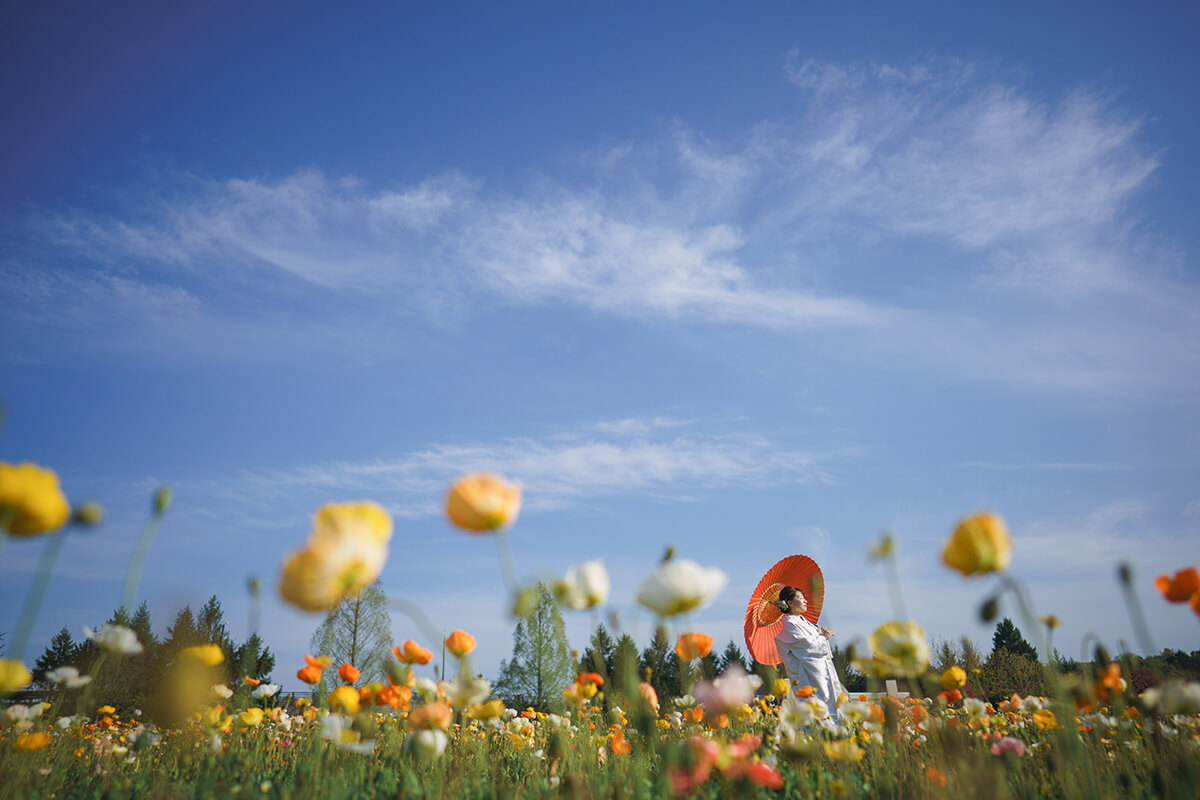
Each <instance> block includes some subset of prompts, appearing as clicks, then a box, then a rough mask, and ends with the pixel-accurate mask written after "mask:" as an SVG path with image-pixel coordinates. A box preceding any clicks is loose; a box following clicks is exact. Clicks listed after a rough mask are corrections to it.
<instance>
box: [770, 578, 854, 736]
mask: <svg viewBox="0 0 1200 800" xmlns="http://www.w3.org/2000/svg"><path fill="white" fill-rule="evenodd" d="M778 606H779V610H780V611H782V612H784V614H785V615H786V616H784V618H783V627H782V628H780V629H779V633H777V634H775V645H776V647H777V648H778V650H779V655H780V657H782V658H783V668H784V670H785V671H786V672H787V677H788V678H789V679H791V682H792V686H793V687H799V686H811V687H812V688H813V690H814V694H813V697H817V698H820V699H821V701H822V702H824V703H825V705H826V706H828V708H829V714H830V716H832V717H833V719H834V720H835V721H836V720H837V718H838V712H837V702H838V698H839V697H841V696H842V694H844V693H845V691H846V690H845V689H843V688H842V682H841V681H840V680H838V674H837V670H836V669H835V668H834V666H833V651H832V650H831V649H830V647H829V637H831V636H833V631H831V630H829V629H828V628H819V627H817V626H816V625H814V624H812V623H811V622H809V621H808V619H806V618H805V617H804V616H802V615H803V614H804V612H805V611H807V610H808V600H807V599H806V598H805V597H804V593H803V592H801V591H800V590H799V589H797V588H795V587H794V586H785V587H784V588H783V591H781V592H780V593H779V600H778Z"/></svg>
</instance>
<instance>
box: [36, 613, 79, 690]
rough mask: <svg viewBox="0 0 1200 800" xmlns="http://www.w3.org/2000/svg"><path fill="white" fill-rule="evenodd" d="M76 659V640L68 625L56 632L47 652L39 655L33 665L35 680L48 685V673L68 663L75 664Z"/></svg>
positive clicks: (39, 683) (41, 684)
mask: <svg viewBox="0 0 1200 800" xmlns="http://www.w3.org/2000/svg"><path fill="white" fill-rule="evenodd" d="M74 660H75V641H74V640H73V639H72V638H71V631H69V630H68V629H67V628H66V626H64V627H63V629H62V630H60V631H59V632H58V633H56V634H54V638H53V639H51V640H50V644H49V645H48V646H47V647H46V650H45V652H43V653H42V654H41V655H40V656H38V660H37V662H36V663H34V665H33V680H34V683H37V684H38V685H39V686H48V685H49V682H48V681H47V680H46V673H47V672H49V671H50V670H52V669H58V668H59V667H64V666H68V665H72V666H73V662H74Z"/></svg>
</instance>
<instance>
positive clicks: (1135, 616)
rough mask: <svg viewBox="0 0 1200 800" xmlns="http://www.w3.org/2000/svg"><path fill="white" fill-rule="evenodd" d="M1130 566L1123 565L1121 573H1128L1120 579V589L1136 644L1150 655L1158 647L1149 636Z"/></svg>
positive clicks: (1148, 627)
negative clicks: (1125, 578) (1135, 635)
mask: <svg viewBox="0 0 1200 800" xmlns="http://www.w3.org/2000/svg"><path fill="white" fill-rule="evenodd" d="M1131 569H1132V568H1131V567H1129V566H1128V565H1123V570H1122V573H1121V574H1122V575H1123V576H1124V575H1127V574H1128V575H1129V579H1128V580H1121V581H1120V584H1121V591H1122V592H1123V593H1124V595H1125V605H1126V606H1127V607H1128V608H1129V618H1130V620H1131V621H1132V622H1133V630H1134V632H1135V633H1137V637H1138V645H1139V646H1140V647H1141V648H1142V651H1143V652H1144V653H1145V654H1146V655H1147V656H1152V655H1154V654H1155V653H1156V652H1158V648H1156V647H1155V646H1154V640H1153V639H1151V638H1150V626H1149V625H1148V624H1147V623H1146V614H1145V613H1144V612H1143V611H1142V601H1141V600H1139V599H1138V596H1137V592H1135V591H1134V589H1133V578H1132V574H1130V573H1129V572H1128V571H1129V570H1131Z"/></svg>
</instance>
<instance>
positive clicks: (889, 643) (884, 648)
mask: <svg viewBox="0 0 1200 800" xmlns="http://www.w3.org/2000/svg"><path fill="white" fill-rule="evenodd" d="M867 641H868V643H869V644H870V645H871V655H872V660H873V661H874V670H875V672H876V673H877V674H882V675H917V674H920V673H922V672H924V671H925V668H926V667H928V666H929V643H928V642H927V641H926V640H925V631H923V630H921V627H920V626H919V625H917V623H915V622H885V623H884V624H883V625H880V626H879V627H878V628H876V629H875V632H874V633H872V634H871V637H870V638H869V639H868V640H867Z"/></svg>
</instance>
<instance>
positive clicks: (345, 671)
mask: <svg viewBox="0 0 1200 800" xmlns="http://www.w3.org/2000/svg"><path fill="white" fill-rule="evenodd" d="M338 677H339V678H341V679H342V680H343V681H345V682H346V683H354V682H355V681H356V680H358V679H359V678H361V677H362V673H360V672H359V671H358V668H357V667H355V666H354V665H353V664H342V665H341V666H340V667H338Z"/></svg>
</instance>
